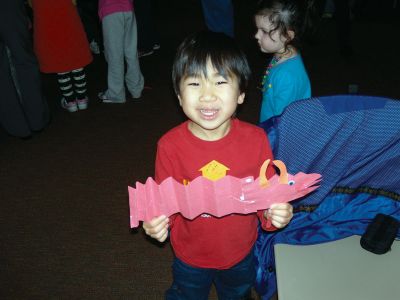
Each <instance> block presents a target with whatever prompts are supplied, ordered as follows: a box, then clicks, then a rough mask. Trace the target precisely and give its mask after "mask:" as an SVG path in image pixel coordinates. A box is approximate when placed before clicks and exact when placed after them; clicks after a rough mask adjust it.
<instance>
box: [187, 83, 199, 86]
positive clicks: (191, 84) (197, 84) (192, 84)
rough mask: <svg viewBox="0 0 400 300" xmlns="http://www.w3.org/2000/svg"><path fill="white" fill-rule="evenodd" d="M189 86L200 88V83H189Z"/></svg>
mask: <svg viewBox="0 0 400 300" xmlns="http://www.w3.org/2000/svg"><path fill="white" fill-rule="evenodd" d="M188 85H190V86H199V85H200V83H198V82H189V83H188Z"/></svg>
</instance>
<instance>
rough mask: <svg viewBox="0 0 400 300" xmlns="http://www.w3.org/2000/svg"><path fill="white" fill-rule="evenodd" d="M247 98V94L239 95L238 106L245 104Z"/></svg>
mask: <svg viewBox="0 0 400 300" xmlns="http://www.w3.org/2000/svg"><path fill="white" fill-rule="evenodd" d="M245 96H246V94H245V93H241V94H240V95H239V97H238V101H237V103H238V104H242V103H243V102H244V97H245Z"/></svg>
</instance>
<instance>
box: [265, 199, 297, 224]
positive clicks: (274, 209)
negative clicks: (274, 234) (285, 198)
mask: <svg viewBox="0 0 400 300" xmlns="http://www.w3.org/2000/svg"><path fill="white" fill-rule="evenodd" d="M264 218H265V219H267V220H270V221H271V223H272V225H274V226H275V227H276V228H283V227H285V226H286V225H287V224H288V223H289V222H290V220H291V219H292V218H293V206H292V205H291V204H289V203H276V204H272V205H271V207H270V208H269V209H268V210H266V211H265V212H264Z"/></svg>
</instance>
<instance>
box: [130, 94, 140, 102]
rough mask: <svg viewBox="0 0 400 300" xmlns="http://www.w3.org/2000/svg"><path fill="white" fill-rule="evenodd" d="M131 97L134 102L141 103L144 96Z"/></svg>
mask: <svg viewBox="0 0 400 300" xmlns="http://www.w3.org/2000/svg"><path fill="white" fill-rule="evenodd" d="M131 96H132V98H131V99H132V100H133V101H140V100H142V94H139V95H133V94H131Z"/></svg>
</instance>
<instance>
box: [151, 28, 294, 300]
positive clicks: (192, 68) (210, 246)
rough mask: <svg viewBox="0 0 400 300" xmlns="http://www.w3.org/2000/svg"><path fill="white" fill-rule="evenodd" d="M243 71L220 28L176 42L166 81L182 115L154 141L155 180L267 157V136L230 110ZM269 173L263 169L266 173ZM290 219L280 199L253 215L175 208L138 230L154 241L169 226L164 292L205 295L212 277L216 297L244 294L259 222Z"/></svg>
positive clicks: (250, 169) (255, 165) (240, 94)
mask: <svg viewBox="0 0 400 300" xmlns="http://www.w3.org/2000/svg"><path fill="white" fill-rule="evenodd" d="M249 76H250V68H249V65H248V62H247V60H246V57H245V55H244V54H243V52H242V51H241V50H240V49H239V48H238V46H237V45H236V44H235V42H234V40H233V39H232V38H230V37H228V36H226V35H224V34H222V33H213V32H200V33H197V34H195V35H193V36H190V37H188V38H187V39H185V41H184V42H183V43H182V44H181V45H180V46H179V48H178V51H177V54H176V57H175V61H174V64H173V71H172V78H173V86H174V89H175V92H176V94H177V97H178V99H179V104H180V106H181V107H182V109H183V112H184V113H185V115H186V116H187V117H188V119H189V120H187V121H186V122H184V123H182V124H180V125H178V126H177V127H175V128H173V129H172V130H170V131H169V132H167V133H166V134H165V135H164V136H163V137H162V138H161V139H160V140H159V142H158V148H157V157H156V170H155V178H156V181H157V182H158V183H160V182H162V181H163V180H164V179H166V178H167V177H173V178H174V179H175V180H177V181H178V182H188V181H192V180H194V179H195V178H196V177H198V176H202V173H201V169H202V168H203V167H205V166H207V165H209V164H210V163H211V164H213V166H214V167H216V168H218V166H220V167H221V168H224V169H226V170H227V173H228V174H227V175H232V176H235V177H239V178H243V177H246V176H254V177H258V174H259V168H260V166H261V164H262V163H263V162H264V161H265V160H266V159H271V158H272V152H271V149H270V146H269V143H268V139H267V137H266V135H265V133H264V131H263V130H262V129H261V128H258V127H256V126H255V125H252V124H249V123H246V122H243V121H240V120H238V119H236V118H235V117H234V114H235V111H236V108H237V106H238V104H242V103H243V101H244V98H245V89H246V87H247V85H248V80H249ZM273 173H274V171H273V169H272V168H268V170H267V176H268V177H270V176H272V175H273ZM222 176H224V175H222ZM193 201H195V199H193ZM291 218H292V206H291V205H290V204H288V203H284V204H275V205H273V206H272V207H271V208H270V209H269V210H266V211H259V212H258V213H257V214H256V213H254V214H249V215H241V214H231V215H228V216H225V217H222V218H216V217H213V216H211V215H208V214H203V215H201V216H199V217H197V218H195V219H193V220H188V219H185V218H184V217H183V216H182V215H180V214H175V215H173V216H171V217H170V218H167V217H166V216H159V217H156V218H154V219H152V220H151V221H149V222H144V223H143V228H144V230H145V232H146V234H148V235H149V236H151V237H152V238H154V239H157V240H158V241H160V242H163V241H165V240H166V239H167V237H168V233H169V230H170V239H171V244H172V248H173V250H174V253H175V258H174V263H173V277H174V279H173V283H172V286H171V288H170V289H169V290H168V291H167V292H166V299H196V300H200V299H208V294H209V291H210V287H211V284H212V283H214V284H215V286H216V289H217V293H218V297H219V299H242V298H243V297H245V296H248V295H249V293H250V289H251V287H252V285H253V283H254V280H255V275H256V274H255V267H254V256H253V246H254V243H255V241H256V239H257V225H258V223H259V221H260V222H261V226H262V228H263V229H265V230H274V228H275V227H277V228H282V227H284V226H286V225H287V224H288V222H289V221H290V219H291ZM271 223H272V224H271Z"/></svg>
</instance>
